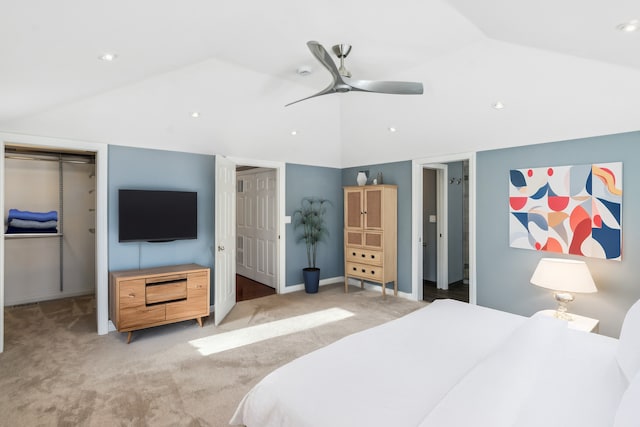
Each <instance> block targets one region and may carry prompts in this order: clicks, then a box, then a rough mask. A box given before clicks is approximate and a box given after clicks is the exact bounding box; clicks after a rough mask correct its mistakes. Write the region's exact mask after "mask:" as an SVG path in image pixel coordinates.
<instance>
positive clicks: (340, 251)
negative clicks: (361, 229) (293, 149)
mask: <svg viewBox="0 0 640 427" xmlns="http://www.w3.org/2000/svg"><path fill="white" fill-rule="evenodd" d="M285 173H286V176H287V184H286V200H285V212H286V215H289V216H290V215H292V214H293V212H294V211H295V210H296V209H298V207H299V206H300V201H301V200H302V199H303V198H304V197H319V198H323V199H327V200H329V201H330V202H331V205H330V206H329V207H328V208H327V214H326V217H325V219H326V223H327V228H328V229H329V236H328V237H327V239H326V241H323V242H320V244H319V246H318V256H317V261H316V264H317V267H319V268H320V279H321V280H322V279H326V278H331V277H337V276H342V275H343V274H344V259H343V257H344V245H343V231H342V230H343V222H344V218H343V211H344V209H343V203H344V201H343V197H342V187H341V180H342V174H341V170H340V169H335V168H327V167H318V166H305V165H298V164H287V165H286V172H285ZM297 236H298V232H297V231H295V230H294V229H293V225H292V224H287V226H286V239H287V241H286V246H287V255H286V256H287V261H286V269H287V271H286V280H285V284H286V286H292V285H299V284H301V283H303V279H302V269H303V268H305V267H307V252H306V249H305V248H306V247H305V244H304V242H298V239H297Z"/></svg>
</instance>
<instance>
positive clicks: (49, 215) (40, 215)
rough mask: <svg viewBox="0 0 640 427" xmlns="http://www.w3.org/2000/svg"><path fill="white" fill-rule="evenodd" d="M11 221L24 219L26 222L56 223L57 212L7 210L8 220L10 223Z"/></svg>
mask: <svg viewBox="0 0 640 427" xmlns="http://www.w3.org/2000/svg"><path fill="white" fill-rule="evenodd" d="M12 219H26V220H28V221H57V220H58V212H56V211H50V212H30V211H21V210H18V209H9V218H8V220H9V221H11V220H12Z"/></svg>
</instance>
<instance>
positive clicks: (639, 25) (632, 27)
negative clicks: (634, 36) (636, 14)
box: [616, 19, 640, 33]
mask: <svg viewBox="0 0 640 427" xmlns="http://www.w3.org/2000/svg"><path fill="white" fill-rule="evenodd" d="M616 29H618V30H620V31H622V32H624V33H632V32H634V31H638V29H640V21H638V20H637V19H632V20H631V21H629V22H623V23H622V24H620V25H618V26H616Z"/></svg>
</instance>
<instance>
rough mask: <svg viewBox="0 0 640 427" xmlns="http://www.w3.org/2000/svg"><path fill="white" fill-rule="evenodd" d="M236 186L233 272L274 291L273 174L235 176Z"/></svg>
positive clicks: (275, 205) (251, 172)
mask: <svg viewBox="0 0 640 427" xmlns="http://www.w3.org/2000/svg"><path fill="white" fill-rule="evenodd" d="M236 182H237V194H236V206H237V211H236V218H237V220H236V231H237V240H236V241H237V247H236V269H237V270H236V271H237V273H238V274H240V275H242V276H245V277H248V278H249V279H252V280H255V281H257V282H260V283H262V284H264V285H267V286H270V287H272V288H275V287H276V283H277V267H278V262H277V261H278V224H277V218H278V200H277V178H276V171H275V170H266V171H264V170H263V171H259V172H254V170H249V171H242V172H238V173H237V177H236Z"/></svg>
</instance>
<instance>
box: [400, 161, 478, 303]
mask: <svg viewBox="0 0 640 427" xmlns="http://www.w3.org/2000/svg"><path fill="white" fill-rule="evenodd" d="M412 175H413V179H412V183H413V190H412V205H413V214H412V229H413V230H414V233H413V236H412V266H413V267H412V270H413V271H412V283H413V286H412V288H413V293H412V294H413V297H414V298H415V299H417V300H433V299H437V298H454V299H459V300H462V301H467V302H471V303H474V304H475V298H476V289H475V153H469V154H459V155H451V156H442V157H434V158H426V159H419V160H414V161H413V174H412ZM449 222H451V224H449Z"/></svg>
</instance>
